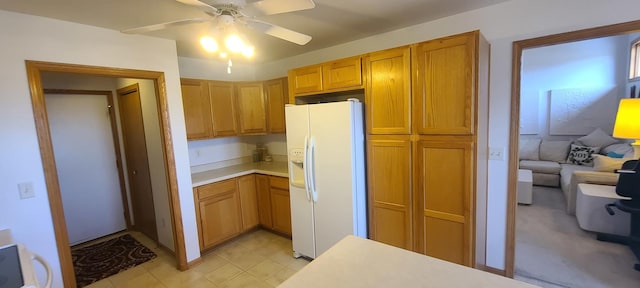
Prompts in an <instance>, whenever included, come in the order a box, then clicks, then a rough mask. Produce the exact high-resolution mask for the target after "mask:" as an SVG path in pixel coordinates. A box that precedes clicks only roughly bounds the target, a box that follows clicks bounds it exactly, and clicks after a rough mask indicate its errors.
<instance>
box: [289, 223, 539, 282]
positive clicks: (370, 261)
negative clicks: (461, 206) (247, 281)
mask: <svg viewBox="0 0 640 288" xmlns="http://www.w3.org/2000/svg"><path fill="white" fill-rule="evenodd" d="M278 287H280V288H289V287H291V288H293V287H307V288H315V287H318V288H320V287H349V288H359V287H362V288H364V287H367V288H369V287H407V288H411V287H434V288H437V287H460V288H462V287H465V288H466V287H482V288H484V287H487V288H507V287H509V288H511V287H514V288H515V287H517V288H529V287H530V288H533V287H537V286H534V285H531V284H527V283H524V282H520V281H517V280H513V279H510V278H506V277H502V276H498V275H495V274H491V273H489V272H485V271H480V270H477V269H472V268H469V267H465V266H462V265H458V264H454V263H450V262H446V261H442V260H439V259H436V258H433V257H429V256H425V255H422V254H418V253H415V252H411V251H407V250H403V249H400V248H396V247H393V246H389V245H386V244H382V243H379V242H375V241H372V240H367V239H362V238H358V237H355V236H347V237H346V238H344V239H342V240H340V242H338V243H337V244H336V245H334V246H333V247H331V248H329V250H327V251H326V252H324V253H323V254H322V255H320V256H319V257H318V258H316V260H314V261H311V263H309V264H307V266H305V267H304V268H302V269H301V270H300V271H298V272H297V273H296V274H294V275H293V276H291V277H290V278H289V279H287V280H286V281H285V282H283V283H282V284H281V285H280V286H278Z"/></svg>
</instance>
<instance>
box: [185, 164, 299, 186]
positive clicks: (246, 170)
mask: <svg viewBox="0 0 640 288" xmlns="http://www.w3.org/2000/svg"><path fill="white" fill-rule="evenodd" d="M251 173H259V174H265V175H271V176H278V177H289V168H288V166H287V162H282V161H273V162H255V163H243V164H238V165H233V166H229V167H224V168H219V169H212V170H207V171H203V172H198V173H193V174H191V182H192V183H193V187H197V186H202V185H206V184H211V183H215V182H219V181H222V180H227V179H231V178H235V177H239V176H244V175H248V174H251Z"/></svg>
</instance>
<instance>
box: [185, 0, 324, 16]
mask: <svg viewBox="0 0 640 288" xmlns="http://www.w3.org/2000/svg"><path fill="white" fill-rule="evenodd" d="M179 1H180V0H179ZM251 6H252V8H253V9H255V10H257V11H259V12H260V13H262V14H264V15H273V14H280V13H287V12H293V11H300V10H307V9H311V8H314V7H316V3H313V0H262V1H257V2H254V3H251Z"/></svg>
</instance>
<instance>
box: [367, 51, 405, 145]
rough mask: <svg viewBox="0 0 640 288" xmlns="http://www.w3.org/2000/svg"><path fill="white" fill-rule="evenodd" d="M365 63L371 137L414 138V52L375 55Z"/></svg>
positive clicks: (390, 52)
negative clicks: (412, 108) (367, 78)
mask: <svg viewBox="0 0 640 288" xmlns="http://www.w3.org/2000/svg"><path fill="white" fill-rule="evenodd" d="M365 59H366V60H365V67H366V68H365V71H366V74H367V76H368V77H369V81H368V84H367V89H366V93H365V94H366V95H365V96H366V102H367V108H368V111H367V113H366V114H367V128H368V132H369V134H411V49H410V48H409V47H408V46H407V47H400V48H395V49H390V50H385V51H380V52H375V53H371V54H369V55H368V56H367V57H366V58H365Z"/></svg>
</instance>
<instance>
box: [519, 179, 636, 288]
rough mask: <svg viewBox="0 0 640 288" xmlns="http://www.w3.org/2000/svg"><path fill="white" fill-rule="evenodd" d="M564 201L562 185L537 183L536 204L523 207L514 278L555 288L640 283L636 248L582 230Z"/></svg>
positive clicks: (629, 285)
mask: <svg viewBox="0 0 640 288" xmlns="http://www.w3.org/2000/svg"><path fill="white" fill-rule="evenodd" d="M565 203H566V202H565V199H564V195H563V194H562V191H561V190H560V189H559V188H548V187H541V186H533V204H532V205H518V208H517V220H516V256H515V274H516V275H515V278H516V279H519V280H521V281H525V282H530V283H534V284H536V285H539V286H541V287H554V288H555V287H580V288H583V287H584V288H592V287H593V288H600V287H616V288H623V287H630V288H631V287H634V288H637V287H640V272H638V271H635V270H634V269H633V264H634V263H636V259H635V256H634V255H633V253H632V252H631V250H630V249H629V248H628V247H627V246H624V245H620V244H615V243H607V242H601V241H598V240H596V236H595V233H593V232H588V231H584V230H582V229H580V227H579V226H578V221H577V219H576V217H575V216H572V215H569V214H567V213H566V212H565V207H566V204H565ZM603 209H604V208H603Z"/></svg>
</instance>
